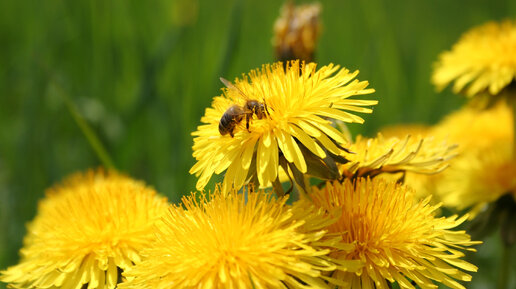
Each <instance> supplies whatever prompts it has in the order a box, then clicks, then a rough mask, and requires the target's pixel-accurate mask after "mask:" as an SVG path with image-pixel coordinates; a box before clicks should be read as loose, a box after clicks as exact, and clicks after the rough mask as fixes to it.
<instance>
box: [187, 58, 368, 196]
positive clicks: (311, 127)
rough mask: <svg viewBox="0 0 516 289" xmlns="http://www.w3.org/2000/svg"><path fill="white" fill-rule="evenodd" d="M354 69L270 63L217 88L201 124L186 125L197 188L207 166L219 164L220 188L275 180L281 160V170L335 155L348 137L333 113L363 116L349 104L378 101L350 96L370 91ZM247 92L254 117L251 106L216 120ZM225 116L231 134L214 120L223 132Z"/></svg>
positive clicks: (241, 104) (211, 170)
mask: <svg viewBox="0 0 516 289" xmlns="http://www.w3.org/2000/svg"><path fill="white" fill-rule="evenodd" d="M357 74H358V71H355V72H353V73H351V72H349V71H348V70H347V69H339V66H334V65H332V64H330V65H328V66H323V67H321V68H320V69H319V70H317V65H316V64H315V63H309V64H300V63H299V62H298V61H294V62H291V63H289V65H288V67H287V68H286V69H285V68H284V67H283V65H282V64H281V63H275V64H272V65H265V66H263V67H262V69H261V70H253V71H251V73H249V74H248V75H247V76H244V78H243V79H236V81H235V83H234V87H233V86H232V85H230V88H229V89H227V90H225V92H224V95H222V96H218V97H215V99H214V100H213V103H212V107H211V108H208V109H206V113H205V115H204V117H203V118H202V119H201V121H202V122H203V124H202V125H201V126H199V127H198V130H197V131H195V132H194V133H193V135H194V136H195V138H194V145H193V151H194V152H193V156H194V157H195V159H196V160H197V163H196V164H195V165H194V166H193V167H192V168H191V169H190V173H192V174H195V175H196V176H199V180H198V182H197V189H199V190H201V189H203V188H204V187H205V186H206V184H207V183H208V181H209V179H210V178H211V176H212V175H213V174H220V173H223V172H224V171H225V172H226V173H225V176H224V182H223V190H224V191H227V190H228V189H231V188H232V187H234V188H236V189H238V188H241V187H242V186H243V185H244V184H245V183H246V182H248V181H249V180H252V182H253V183H255V184H259V185H260V186H269V185H270V184H271V183H273V182H277V179H278V170H279V169H278V168H279V167H280V165H281V166H282V167H283V169H284V171H285V172H288V171H289V170H290V171H292V172H296V173H299V174H306V173H308V174H309V173H310V171H309V170H310V169H311V168H313V167H314V166H313V165H307V163H308V162H317V161H319V162H323V161H322V160H324V161H327V160H328V158H329V157H331V156H336V155H339V154H340V153H341V151H342V150H341V148H340V147H339V145H340V144H344V143H347V140H346V137H345V135H344V134H343V133H341V132H340V131H338V130H337V129H336V128H334V127H333V126H332V120H340V121H344V122H358V123H362V122H363V119H362V118H360V117H358V116H356V115H355V114H352V113H349V112H348V111H351V112H362V113H370V112H371V109H370V108H366V107H364V106H370V105H374V104H376V103H377V101H374V100H358V99H350V97H352V96H355V95H363V94H369V93H372V92H374V90H373V89H368V88H367V86H368V82H367V81H358V80H356V79H355V80H354V78H355V77H356V76H357ZM249 100H255V101H257V102H258V103H260V104H262V105H263V107H261V108H260V109H259V110H260V116H261V117H260V118H259V117H257V113H250V114H247V115H251V116H252V117H251V119H249V121H247V120H246V119H245V117H244V116H242V117H241V118H240V119H239V120H236V119H233V120H232V121H228V122H224V123H221V118H223V117H224V119H225V120H227V118H226V116H227V114H225V113H226V112H228V109H230V110H231V112H235V111H237V110H239V109H240V110H243V111H246V110H247V109H246V108H245V106H246V104H247V102H248V101H249ZM235 105H237V107H236V108H235V107H234V106H235ZM248 112H251V110H248ZM228 123H231V124H234V128H233V130H232V133H233V134H234V136H232V135H231V132H229V133H227V134H225V135H222V134H221V128H220V126H219V124H221V126H222V129H223V130H222V131H223V132H227V129H228V125H227V124H228ZM247 124H249V128H247V127H246V125H247ZM224 129H226V130H225V131H224ZM327 157H328V158H327Z"/></svg>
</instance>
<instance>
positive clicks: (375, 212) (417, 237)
mask: <svg viewBox="0 0 516 289" xmlns="http://www.w3.org/2000/svg"><path fill="white" fill-rule="evenodd" d="M310 197H311V200H312V201H311V202H313V204H315V205H316V206H318V207H320V208H324V209H326V210H328V211H332V210H334V209H338V210H339V211H340V218H339V220H338V221H337V222H335V223H333V224H331V225H330V226H329V227H328V228H327V229H328V232H329V233H334V234H335V233H338V234H341V236H342V241H341V242H342V246H344V247H345V246H351V248H352V249H351V250H348V251H336V252H334V253H332V254H330V256H331V257H332V258H335V259H338V260H360V261H361V262H363V263H364V264H365V265H364V267H363V268H362V269H361V270H358V271H357V272H347V271H343V270H337V271H335V272H334V273H333V275H332V277H333V278H335V279H338V280H343V281H345V282H347V283H349V284H351V286H346V287H342V286H341V287H340V288H354V289H360V288H378V289H387V288H391V287H390V286H389V284H388V282H390V283H394V282H397V283H398V284H399V285H400V287H401V288H414V286H416V285H417V286H419V287H421V288H437V286H436V285H435V284H434V283H435V282H437V283H442V284H444V285H446V286H448V287H451V288H464V286H462V285H461V284H460V283H459V282H457V280H458V281H470V280H471V276H470V275H468V274H466V273H464V272H463V271H462V270H465V271H476V270H477V267H476V266H474V265H472V264H470V263H468V262H466V261H464V260H462V259H461V258H462V257H464V253H463V252H461V250H468V251H475V250H474V249H472V248H469V246H471V245H474V244H479V243H480V242H474V241H471V239H470V237H469V235H467V234H466V233H465V232H464V231H453V230H451V229H452V228H454V227H456V226H458V225H459V224H461V223H462V222H463V221H464V220H465V217H462V218H457V216H452V217H448V218H444V217H441V218H437V217H436V216H435V212H434V211H435V210H436V209H438V207H439V206H438V205H437V206H431V205H429V198H427V199H425V200H422V201H417V200H416V199H415V197H414V194H413V192H412V191H411V190H410V189H409V188H408V187H406V186H401V185H398V184H396V183H394V182H390V183H388V182H385V181H384V180H381V179H378V178H375V179H372V180H371V179H363V178H361V179H358V180H356V181H355V182H352V181H350V180H345V181H344V182H343V183H338V182H335V183H327V185H326V187H325V188H323V189H317V188H314V192H313V193H312V194H310ZM300 202H305V203H310V201H308V200H302V201H300ZM339 269H340V268H339Z"/></svg>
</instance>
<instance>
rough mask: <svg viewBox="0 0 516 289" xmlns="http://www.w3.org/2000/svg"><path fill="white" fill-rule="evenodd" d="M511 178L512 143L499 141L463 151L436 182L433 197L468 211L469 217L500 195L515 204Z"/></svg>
mask: <svg viewBox="0 0 516 289" xmlns="http://www.w3.org/2000/svg"><path fill="white" fill-rule="evenodd" d="M515 176H516V160H514V158H513V157H512V143H511V142H504V141H499V142H496V143H493V144H491V145H490V146H489V147H482V148H478V149H471V150H468V151H465V152H463V153H462V155H461V156H460V157H459V158H457V159H456V160H454V162H453V164H452V166H451V167H450V168H449V169H448V170H446V171H445V172H444V174H443V177H442V178H441V179H440V180H439V186H437V195H438V196H439V197H440V199H441V201H442V202H443V204H444V205H446V206H449V207H452V208H456V209H459V210H462V209H466V208H470V209H471V213H470V215H471V217H472V218H473V217H475V215H476V213H478V212H479V211H480V210H481V209H482V208H484V206H485V205H487V204H489V203H491V202H494V201H496V200H497V199H498V198H500V197H501V196H503V195H506V194H511V195H512V196H513V198H514V200H515V201H516V177H515Z"/></svg>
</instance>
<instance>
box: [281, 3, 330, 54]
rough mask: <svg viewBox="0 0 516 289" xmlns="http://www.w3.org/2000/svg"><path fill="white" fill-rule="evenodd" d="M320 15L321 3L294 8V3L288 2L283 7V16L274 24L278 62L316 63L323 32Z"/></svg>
mask: <svg viewBox="0 0 516 289" xmlns="http://www.w3.org/2000/svg"><path fill="white" fill-rule="evenodd" d="M320 13H321V4H320V3H313V4H304V5H299V6H294V4H293V3H292V2H288V3H286V4H285V5H283V7H282V8H281V15H280V17H279V18H278V19H277V20H276V22H275V23H274V40H273V44H274V49H275V51H276V59H277V60H279V61H284V62H285V61H288V60H295V59H300V60H304V61H306V62H312V61H314V53H315V47H316V44H317V39H318V38H319V31H320V30H321V27H320V26H321V25H320V23H319V14H320Z"/></svg>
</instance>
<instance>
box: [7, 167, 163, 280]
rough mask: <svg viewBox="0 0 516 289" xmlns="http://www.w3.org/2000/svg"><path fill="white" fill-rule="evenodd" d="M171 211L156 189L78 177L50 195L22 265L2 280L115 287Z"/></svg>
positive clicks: (103, 176) (96, 175) (125, 180)
mask: <svg viewBox="0 0 516 289" xmlns="http://www.w3.org/2000/svg"><path fill="white" fill-rule="evenodd" d="M168 206H169V205H168V202H167V200H166V198H164V197H161V196H159V195H157V194H156V192H155V191H154V190H153V189H151V188H148V187H146V186H145V184H143V183H142V182H138V181H135V180H132V179H130V178H129V177H126V176H124V175H120V174H118V173H115V172H109V173H104V172H102V171H96V172H95V171H89V172H87V173H84V174H77V175H74V176H72V177H70V178H69V179H67V180H65V181H64V182H63V184H62V185H58V186H55V187H54V188H51V189H50V190H48V192H47V196H46V198H45V199H43V200H42V201H41V202H40V203H39V207H38V214H37V216H36V218H35V219H34V220H33V221H32V223H30V224H29V226H28V233H27V236H26V238H25V245H24V247H23V248H22V250H21V255H22V258H21V260H20V263H19V264H18V265H15V266H13V267H10V268H8V269H7V270H5V271H2V272H1V276H0V280H1V281H3V282H6V283H10V285H12V286H13V287H16V288H56V287H59V288H71V289H73V288H75V289H79V288H83V287H84V286H87V288H99V289H102V288H110V289H112V288H115V287H116V286H117V283H119V282H121V279H120V273H121V272H122V271H125V270H127V269H128V268H129V267H131V266H132V265H133V263H134V262H138V261H140V258H141V255H140V251H141V250H142V249H143V248H144V247H147V246H149V244H150V242H151V240H152V239H153V235H152V232H153V230H152V229H153V222H154V221H156V220H157V219H158V218H159V217H160V216H161V215H162V214H163V213H165V212H166V208H167V207H168ZM84 288H86V287H84Z"/></svg>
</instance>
